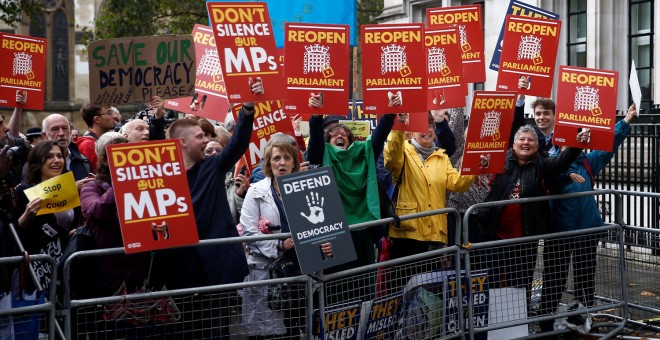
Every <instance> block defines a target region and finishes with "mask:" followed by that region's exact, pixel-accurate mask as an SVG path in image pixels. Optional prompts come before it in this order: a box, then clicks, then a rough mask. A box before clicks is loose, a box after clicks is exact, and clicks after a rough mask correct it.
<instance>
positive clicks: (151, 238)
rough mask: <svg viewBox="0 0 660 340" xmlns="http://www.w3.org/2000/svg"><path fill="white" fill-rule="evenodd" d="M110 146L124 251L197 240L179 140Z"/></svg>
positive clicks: (183, 243)
mask: <svg viewBox="0 0 660 340" xmlns="http://www.w3.org/2000/svg"><path fill="white" fill-rule="evenodd" d="M106 149H107V151H108V161H109V165H110V175H111V176H112V183H113V188H114V191H115V200H116V201H117V213H118V214H119V222H120V225H121V235H122V238H123V240H124V250H125V251H126V253H127V254H130V253H137V252H143V251H149V250H154V249H163V248H171V247H178V246H182V245H187V244H196V243H199V236H198V235H197V226H196V223H195V214H194V212H193V206H192V200H191V199H190V189H189V188H188V179H187V178H186V168H185V165H184V164H183V155H182V154H181V142H180V141H179V140H178V139H169V140H164V141H158V142H145V143H128V144H111V145H108V146H106Z"/></svg>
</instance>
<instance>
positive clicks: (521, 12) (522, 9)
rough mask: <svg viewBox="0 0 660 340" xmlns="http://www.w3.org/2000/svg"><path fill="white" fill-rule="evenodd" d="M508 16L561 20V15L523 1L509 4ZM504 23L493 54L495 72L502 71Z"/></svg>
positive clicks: (492, 66)
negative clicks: (501, 57)
mask: <svg viewBox="0 0 660 340" xmlns="http://www.w3.org/2000/svg"><path fill="white" fill-rule="evenodd" d="M506 14H512V15H517V16H521V17H528V18H543V19H554V20H559V14H556V13H552V12H550V11H546V10H544V9H542V8H539V7H535V6H532V5H530V4H526V3H524V2H522V1H517V0H511V2H509V8H508V9H507V10H506ZM504 21H505V22H502V29H501V30H500V37H499V38H497V45H496V46H495V51H494V52H493V59H492V60H491V61H490V66H489V67H490V69H491V70H493V71H499V69H500V56H501V55H502V45H503V44H502V40H503V39H504V28H505V23H506V18H504Z"/></svg>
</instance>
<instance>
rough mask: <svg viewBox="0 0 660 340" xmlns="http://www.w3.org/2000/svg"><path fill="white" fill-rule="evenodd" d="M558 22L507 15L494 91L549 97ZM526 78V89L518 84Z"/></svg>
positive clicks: (557, 38)
mask: <svg viewBox="0 0 660 340" xmlns="http://www.w3.org/2000/svg"><path fill="white" fill-rule="evenodd" d="M560 30H561V21H558V20H551V19H531V18H525V17H518V16H513V15H507V17H506V25H505V26H504V49H503V52H502V57H501V59H500V72H499V73H498V75H497V89H498V90H510V91H518V92H519V93H521V94H527V95H533V96H540V97H550V95H551V93H552V82H553V80H554V75H555V61H556V60H557V47H558V46H559V32H560ZM523 77H524V78H527V81H528V86H527V88H518V80H520V78H523Z"/></svg>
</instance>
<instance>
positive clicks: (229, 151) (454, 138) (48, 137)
mask: <svg viewBox="0 0 660 340" xmlns="http://www.w3.org/2000/svg"><path fill="white" fill-rule="evenodd" d="M525 81H526V80H525V79H521V84H520V86H521V87H524V86H526V84H525ZM251 86H252V90H253V92H254V93H256V94H259V93H261V92H262V91H263V87H262V84H261V82H260V81H258V82H255V83H254V84H251ZM524 99H525V98H524V96H519V97H518V101H517V103H516V111H515V118H514V123H513V129H512V135H511V137H510V141H509V147H510V149H509V151H508V152H507V154H506V163H505V168H504V172H503V173H500V174H497V175H479V176H471V175H461V174H460V173H459V171H458V170H457V169H460V165H461V161H462V160H461V156H462V153H463V148H464V141H465V127H464V120H465V117H464V113H463V109H462V108H458V109H452V110H450V111H446V112H429V113H428V129H427V130H426V131H424V132H414V133H412V134H407V133H406V132H404V131H398V130H394V131H393V130H392V128H393V126H394V124H395V121H398V122H399V123H400V124H406V122H407V119H408V117H407V115H406V114H397V115H394V114H388V115H383V116H382V117H381V119H380V122H379V123H378V126H377V127H376V129H375V131H374V133H373V134H372V136H371V137H369V138H368V139H367V140H366V141H356V139H355V136H354V135H353V132H352V131H351V129H350V128H348V127H347V126H345V125H342V124H338V123H336V122H331V121H330V120H327V119H326V120H324V118H323V117H322V116H312V117H311V118H310V119H309V140H308V142H307V143H306V142H305V140H304V139H303V138H302V137H301V136H300V135H299V134H298V133H296V135H295V136H289V135H285V134H277V135H274V136H272V138H271V141H270V142H269V144H268V146H267V147H266V149H265V153H264V157H263V160H262V163H261V164H259V166H258V167H257V168H255V169H252V168H251V167H249V166H247V168H246V165H247V164H246V163H247V161H246V160H245V158H244V157H243V156H242V155H243V154H244V153H245V151H246V150H247V148H248V145H249V141H250V136H251V134H252V129H253V119H254V112H255V108H254V103H244V104H243V106H242V108H241V110H240V112H239V114H238V116H237V118H236V119H235V123H234V124H235V125H233V126H227V125H226V126H224V127H221V126H214V125H213V124H212V123H211V122H209V121H208V120H206V119H204V118H199V117H186V118H189V119H179V120H177V121H175V122H174V123H172V124H171V125H170V126H169V127H167V128H166V126H165V122H164V119H163V116H164V110H163V100H162V99H161V98H159V97H154V98H152V100H151V101H150V102H149V103H148V106H149V109H150V112H151V116H152V117H151V119H150V120H149V121H148V122H147V121H144V120H142V119H136V120H132V121H129V122H127V123H125V124H124V125H123V126H122V127H121V129H120V130H119V132H114V130H115V128H116V125H117V124H118V123H119V118H118V117H119V112H118V111H117V110H116V109H115V108H112V107H105V106H96V105H93V104H90V103H87V104H85V105H83V107H82V109H81V118H82V119H83V120H84V122H85V123H86V125H87V127H88V130H87V131H85V132H84V133H83V134H82V135H79V136H78V137H74V130H75V129H74V128H73V126H72V125H71V124H70V123H69V121H68V120H67V118H66V117H64V116H62V115H60V114H50V115H48V116H47V117H46V118H45V119H43V122H42V126H41V128H40V129H39V128H38V127H37V128H31V129H29V130H27V141H23V140H22V139H21V137H19V131H18V130H19V126H20V123H21V115H22V110H21V108H20V107H21V104H22V103H23V101H24V99H23V98H22V96H21V94H20V92H17V95H16V109H15V110H14V113H13V115H12V117H11V119H10V121H9V123H7V124H5V122H4V118H3V120H2V121H0V127H1V129H0V138H1V139H2V145H3V146H4V147H3V148H2V151H0V177H1V179H2V183H1V184H2V187H1V189H2V190H1V191H0V193H1V194H2V203H1V206H0V208H2V209H3V211H4V213H5V214H4V215H3V217H5V218H6V221H5V222H8V223H13V225H14V226H15V227H16V229H17V230H18V235H19V238H20V242H21V243H22V244H23V246H24V247H25V249H26V250H27V251H28V252H29V253H30V254H38V253H45V254H49V255H51V256H52V257H53V258H55V260H59V259H60V258H61V256H62V252H63V249H64V248H65V247H66V245H67V242H68V240H69V238H70V235H72V234H73V233H74V232H75V231H76V230H77V229H79V228H81V227H83V226H85V227H86V228H87V229H88V230H89V231H90V232H91V235H92V239H93V241H94V248H96V249H103V248H113V247H121V246H122V239H121V230H120V224H119V219H118V216H117V211H116V209H117V205H116V202H115V196H114V191H113V183H112V179H111V176H110V170H109V167H108V155H107V153H106V150H105V147H106V146H107V145H109V144H116V143H135V142H144V141H149V140H159V139H164V138H175V139H179V140H180V141H181V147H182V152H183V160H184V164H185V169H186V176H187V178H188V186H189V189H190V194H191V198H192V209H193V211H194V215H195V219H196V222H197V232H198V235H199V238H200V239H201V240H207V239H218V238H231V237H237V236H239V234H242V235H244V236H252V235H262V234H272V233H287V232H290V230H291V229H290V227H289V224H288V221H287V218H286V215H285V213H284V208H283V204H282V200H281V196H280V193H279V191H278V186H277V185H276V183H277V179H278V177H280V176H283V175H287V174H290V173H294V172H298V171H305V170H306V169H307V168H309V167H316V166H329V167H330V168H331V169H332V171H333V173H334V177H335V178H336V180H337V187H338V190H339V193H340V197H341V203H342V205H343V208H344V210H345V212H346V217H347V220H348V222H349V224H355V223H360V222H368V221H373V220H377V219H379V218H381V217H387V216H385V214H386V213H387V212H386V211H387V209H382V208H384V207H382V206H381V204H383V203H382V202H383V200H382V196H383V195H386V196H388V197H387V198H388V199H389V200H391V201H393V202H395V206H394V211H393V212H394V213H395V214H397V215H399V216H403V215H407V214H412V213H420V212H425V211H430V210H436V209H442V208H445V207H455V208H457V209H458V210H459V211H460V212H461V213H462V214H464V213H465V212H466V210H467V208H468V207H469V206H471V205H473V204H475V203H479V202H492V201H500V200H515V199H523V198H528V197H539V196H544V195H548V194H549V193H553V194H559V193H571V192H581V191H589V190H591V189H592V188H593V185H594V180H593V177H594V176H596V175H597V174H598V172H600V171H601V170H602V169H603V168H604V167H605V165H606V164H607V163H608V162H609V161H610V159H611V158H612V157H613V155H614V153H615V152H616V151H617V148H618V146H619V145H620V144H621V143H622V142H623V140H624V139H625V138H626V136H627V134H628V133H629V131H630V125H629V123H630V121H631V119H632V118H633V117H634V116H635V115H636V107H635V106H634V105H633V106H631V107H630V108H629V110H628V114H627V115H626V117H625V119H624V120H621V121H620V122H619V123H617V125H616V135H615V141H614V151H612V152H601V151H592V152H589V153H584V152H583V151H582V149H578V148H570V147H569V148H564V149H563V150H562V148H560V147H558V146H556V145H553V144H552V136H553V129H554V119H555V112H554V109H555V107H554V102H553V101H552V100H550V99H546V98H539V99H537V100H536V101H534V102H533V103H532V105H531V109H532V110H533V112H534V120H535V123H536V124H535V125H525V120H524V104H525V101H524ZM309 105H310V106H313V107H319V106H321V105H322V102H321V100H320V99H319V98H318V96H314V95H312V96H311V97H310V100H309ZM393 105H400V100H399V99H397V98H394V99H393ZM299 123H300V119H299V118H296V119H294V120H293V121H292V124H293V125H294V127H296V128H299V126H297V125H299ZM229 130H231V132H230V131H229ZM78 134H79V132H78ZM166 134H167V135H166ZM589 135H590V131H589V129H582V130H581V131H580V132H577V133H576V136H575V137H574V138H576V140H577V141H578V142H581V143H586V142H587V141H588V140H589V138H590V137H589ZM19 143H23V144H21V145H22V147H23V150H24V153H25V159H24V160H22V163H17V162H16V161H17V159H16V157H18V156H17V154H16V153H12V152H9V151H8V148H9V147H10V146H14V145H17V144H19ZM30 144H32V145H30ZM585 145H586V144H585ZM12 158H14V159H12ZM12 161H14V163H12ZM485 162H487V160H483V159H482V165H485ZM65 172H71V173H72V174H73V176H74V178H75V181H76V185H77V189H78V190H79V192H80V198H81V207H79V208H75V209H71V210H68V211H64V212H61V213H54V214H45V215H37V211H38V210H39V209H40V208H41V203H42V202H41V199H39V198H37V199H34V200H28V198H27V197H26V196H25V194H24V193H23V191H24V190H25V189H27V188H30V187H32V186H35V185H37V184H39V183H41V182H43V181H45V180H48V179H50V178H53V177H55V176H58V175H60V174H62V173H65ZM470 221H471V222H474V224H473V225H476V226H478V228H474V229H473V230H472V231H473V233H471V234H470V237H469V239H468V240H462V241H461V242H465V243H467V242H477V241H490V240H504V239H513V238H520V237H524V236H531V235H542V234H548V233H553V232H560V231H570V230H580V229H584V228H589V227H595V226H600V225H602V224H603V221H602V219H601V218H600V214H599V212H598V209H597V205H596V202H595V200H594V198H593V197H591V196H588V197H579V198H573V199H566V200H560V201H557V202H555V203H553V204H550V203H549V202H547V201H543V202H535V203H521V204H509V205H500V206H497V207H493V208H488V209H480V210H478V211H477V212H475V214H474V215H473V216H470ZM459 228H460V226H457V225H455V223H453V221H451V220H450V221H448V220H447V216H446V215H433V216H427V217H422V218H418V219H413V220H408V221H402V222H399V223H394V224H392V225H389V226H384V227H383V228H370V229H363V230H354V231H352V232H351V234H352V238H353V246H354V247H355V251H356V253H357V259H356V260H355V261H353V262H350V263H347V264H344V265H341V266H338V267H336V268H331V269H330V270H329V271H340V270H344V269H350V268H356V267H360V266H364V265H368V264H372V263H375V262H376V256H375V254H376V251H377V248H378V244H379V241H380V240H381V238H383V237H384V236H388V237H389V238H390V239H391V242H392V243H391V250H390V256H391V257H392V258H399V257H404V256H408V255H413V254H419V253H423V252H426V251H431V250H435V249H440V248H442V247H445V246H447V245H451V244H454V243H455V236H454V235H456V233H461V230H460V229H459ZM0 236H2V237H3V240H2V246H3V251H4V254H3V255H5V256H6V255H13V253H12V249H14V248H13V247H11V242H10V241H9V239H8V235H7V233H6V231H3V233H2V235H0ZM584 243H585V246H584V247H582V248H581V249H570V248H567V247H565V246H562V244H559V243H558V242H554V241H553V240H548V241H547V243H546V250H545V252H544V262H545V268H546V269H545V271H544V273H543V275H544V281H545V282H546V284H545V285H544V287H543V294H542V298H541V299H542V305H543V310H544V311H547V312H548V313H551V312H552V311H553V310H554V309H555V308H556V307H557V305H558V304H559V299H560V296H561V293H562V292H563V291H564V288H563V287H564V285H565V283H566V277H567V272H568V263H569V262H570V257H571V256H573V258H574V259H575V261H574V263H577V264H578V266H576V265H575V264H574V266H573V270H574V271H578V272H580V275H576V277H579V278H580V279H579V280H578V282H576V284H577V286H578V287H579V292H578V298H579V299H580V301H581V302H582V303H583V304H585V305H591V304H593V299H594V298H593V295H594V275H595V274H594V271H595V266H596V264H595V253H596V249H595V248H596V244H595V243H594V242H593V240H584ZM322 250H323V252H325V254H326V255H327V256H332V254H333V251H340V250H338V249H334V250H333V249H332V247H331V246H330V245H327V246H324V247H323V248H322ZM537 251H538V247H537V244H535V243H529V244H528V245H527V246H525V245H523V246H520V245H517V246H515V248H514V247H511V249H510V251H500V252H499V253H498V255H497V256H490V260H489V262H488V263H487V265H486V267H487V268H488V269H489V270H490V271H491V272H492V275H491V276H490V280H491V281H492V282H491V283H492V285H493V286H494V287H522V288H526V289H527V291H528V292H529V291H531V282H532V278H533V271H534V268H535V265H536V258H537ZM491 255H492V254H491ZM283 257H288V258H291V259H295V258H296V255H295V248H294V244H293V240H292V239H291V238H287V239H284V240H268V241H257V242H248V243H247V244H245V245H242V244H240V243H227V244H216V245H207V246H203V247H189V248H176V249H170V250H164V251H159V252H157V254H156V255H153V254H148V253H145V254H137V255H115V256H108V257H103V258H101V259H99V260H98V262H96V264H95V266H94V267H92V268H90V272H88V275H89V277H90V279H89V285H86V286H84V287H80V288H79V289H76V290H75V291H74V292H73V293H74V295H75V296H76V297H79V298H88V297H102V296H111V295H113V294H116V293H117V292H118V291H121V289H126V292H127V293H131V292H136V291H139V290H140V289H144V285H145V284H149V285H151V286H153V287H156V288H157V289H160V288H162V287H163V286H165V287H167V289H180V288H193V287H201V286H209V285H218V284H227V283H238V282H244V281H245V282H250V281H258V280H264V279H268V278H269V271H268V268H269V264H271V263H272V262H273V261H275V260H277V259H279V258H283ZM435 269H437V268H435ZM50 270H53V269H52V268H44V269H43V270H41V271H38V273H37V274H38V276H39V279H40V280H41V284H42V285H44V286H46V287H47V286H48V285H49V284H53V283H50V282H47V281H46V279H47V277H48V275H46V273H48V272H50ZM411 274H412V273H409V274H407V275H411ZM11 276H12V272H10V271H9V270H7V269H3V272H2V273H0V278H1V279H2V280H3V283H2V284H3V287H4V286H7V285H8V282H11V280H10V278H11ZM146 280H149V281H148V283H147V281H146ZM372 286H373V282H369V279H368V278H367V279H364V280H362V281H361V282H360V285H359V288H360V289H363V290H366V291H369V290H372V288H370V287H372ZM267 289H268V287H267V286H258V287H253V288H247V289H244V290H243V291H242V306H243V314H242V326H243V332H244V333H245V334H247V335H248V336H250V337H251V338H255V339H257V338H263V337H268V336H282V335H285V334H287V335H292V333H295V331H292V329H294V328H292V327H293V325H292V324H291V322H289V321H287V320H288V319H289V318H288V317H287V316H285V315H282V312H281V311H278V310H272V309H270V307H269V305H268V291H267ZM206 295H207V294H203V293H202V294H199V295H198V296H196V297H195V298H193V299H192V300H190V301H186V302H184V303H182V306H179V308H185V309H188V310H195V311H200V312H199V314H195V313H192V314H185V315H187V316H186V317H185V318H187V320H186V321H188V322H185V323H183V324H184V326H183V329H180V330H174V331H176V332H178V333H177V334H186V333H185V332H187V331H191V332H196V331H203V330H205V331H208V332H210V333H199V334H197V333H194V335H191V336H190V337H188V336H185V335H184V336H182V338H198V337H213V338H215V337H220V338H223V337H227V336H228V335H229V325H228V323H227V322H226V321H223V320H226V319H227V315H226V314H223V313H228V312H227V311H224V312H223V309H221V308H219V307H220V302H219V301H218V300H214V299H206V297H207V296H206ZM353 295H356V296H361V295H364V292H359V293H357V294H350V293H347V296H340V297H338V299H339V300H350V299H353V298H355V297H356V296H353ZM214 307H215V308H214ZM205 309H206V310H218V311H217V313H214V312H212V313H211V314H212V315H202V312H201V311H202V310H205ZM546 326H547V325H546ZM549 327H552V325H550V326H549ZM181 332H183V333H181Z"/></svg>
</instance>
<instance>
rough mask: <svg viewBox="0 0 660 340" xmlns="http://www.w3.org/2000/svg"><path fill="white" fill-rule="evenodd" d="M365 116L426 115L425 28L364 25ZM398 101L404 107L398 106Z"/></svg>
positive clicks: (362, 29)
mask: <svg viewBox="0 0 660 340" xmlns="http://www.w3.org/2000/svg"><path fill="white" fill-rule="evenodd" d="M360 29H361V37H362V39H361V44H362V89H363V90H362V93H363V101H364V112H365V113H379V114H385V113H399V112H426V100H423V98H426V91H427V90H426V89H427V85H426V55H425V53H424V28H423V27H422V24H417V23H411V24H379V25H362V26H361V27H360ZM396 97H398V98H399V99H400V101H401V105H395V103H394V102H395V98H396Z"/></svg>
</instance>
